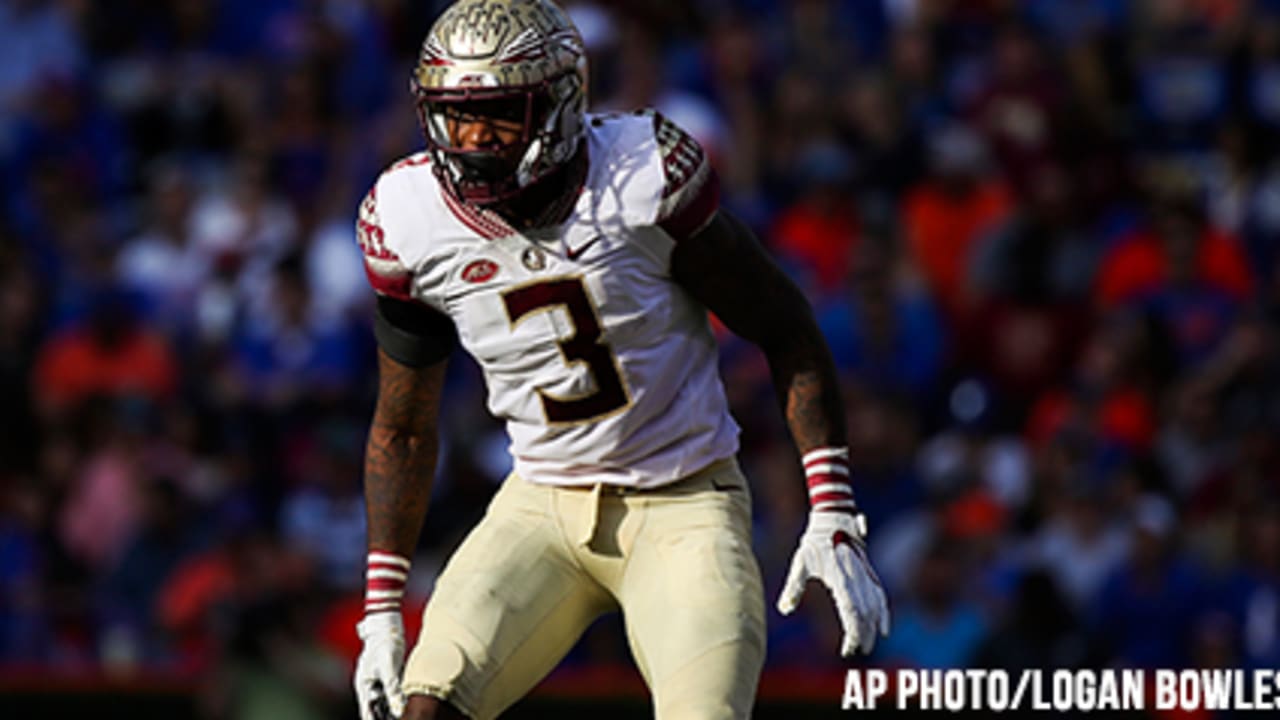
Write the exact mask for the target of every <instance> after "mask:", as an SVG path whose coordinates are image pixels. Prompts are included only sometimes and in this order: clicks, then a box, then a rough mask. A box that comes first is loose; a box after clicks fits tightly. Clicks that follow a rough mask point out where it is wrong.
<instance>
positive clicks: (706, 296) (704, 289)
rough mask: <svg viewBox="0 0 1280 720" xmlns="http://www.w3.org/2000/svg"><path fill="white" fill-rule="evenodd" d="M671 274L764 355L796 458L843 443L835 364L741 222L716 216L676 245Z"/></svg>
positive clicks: (792, 289)
mask: <svg viewBox="0 0 1280 720" xmlns="http://www.w3.org/2000/svg"><path fill="white" fill-rule="evenodd" d="M671 271H672V274H673V275H674V276H675V278H676V281H677V282H679V283H680V285H681V286H683V287H684V288H685V289H686V290H687V291H688V292H689V293H690V294H692V295H693V296H694V297H695V298H697V299H698V300H699V301H700V302H702V304H703V305H706V306H707V308H708V309H710V310H711V311H712V312H714V313H715V314H716V316H717V317H719V318H720V320H721V321H722V322H723V323H724V324H725V325H726V326H728V328H729V329H730V330H732V331H733V332H735V333H737V334H738V335H740V336H742V337H743V338H746V339H747V340H750V341H751V342H753V343H755V344H756V345H758V346H760V349H761V350H763V351H764V354H765V357H767V358H768V360H769V369H770V371H771V372H772V374H773V387H774V390H775V391H776V392H777V393H778V401H779V403H780V404H781V405H782V409H783V412H784V413H785V414H786V418H787V426H788V427H789V428H790V430H791V436H792V438H793V439H794V440H795V443H796V447H797V448H798V449H799V450H800V453H801V454H802V455H803V454H804V453H807V452H809V451H811V450H813V449H814V448H819V447H824V446H831V445H844V444H845V443H847V442H848V441H847V439H846V436H847V433H846V432H845V422H844V411H843V408H842V404H841V399H840V390H839V387H838V385H837V382H836V371H835V364H834V362H833V361H832V359H831V351H830V350H828V349H827V343H826V341H825V339H823V337H822V333H821V332H820V331H819V330H818V324H817V322H816V321H815V320H814V318H813V310H812V309H811V308H810V307H809V302H808V300H806V299H805V297H804V294H803V293H802V292H801V291H800V288H798V287H796V285H795V283H793V282H791V280H790V278H788V277H787V276H786V275H785V274H783V272H782V270H780V269H779V268H778V266H777V265H775V264H774V263H773V261H772V260H771V259H770V258H769V256H768V255H767V254H766V253H765V251H764V249H763V248H761V247H760V244H759V243H758V242H756V239H755V237H754V236H753V235H752V233H751V231H750V230H749V229H747V227H746V226H745V225H743V224H742V222H741V221H739V220H738V219H737V218H734V217H733V216H731V215H729V214H728V213H726V212H725V211H724V210H721V211H719V212H718V213H717V214H716V216H715V217H714V218H713V219H712V220H711V222H710V223H709V224H708V225H707V227H705V228H704V229H702V230H701V231H699V232H698V233H697V234H696V235H694V236H692V237H690V238H688V239H686V240H682V241H680V243H679V244H677V245H676V248H675V252H674V253H673V254H672V258H671Z"/></svg>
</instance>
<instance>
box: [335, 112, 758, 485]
mask: <svg viewBox="0 0 1280 720" xmlns="http://www.w3.org/2000/svg"><path fill="white" fill-rule="evenodd" d="M587 128H588V129H587V135H586V139H585V142H586V143H587V150H588V153H589V155H588V157H589V170H588V172H587V177H586V180H585V182H584V185H583V188H582V192H581V194H580V196H579V197H578V200H577V204H576V206H575V207H574V209H573V211H572V213H571V214H570V215H569V217H568V219H567V220H566V221H565V222H564V223H562V224H560V225H557V226H553V227H551V228H547V229H541V230H537V231H533V232H526V233H521V232H517V231H515V230H513V229H512V228H511V227H510V226H509V225H507V223H506V222H504V221H503V220H502V219H501V218H500V217H499V216H498V215H496V214H495V213H492V212H489V211H486V210H482V209H477V208H474V207H471V206H468V205H464V204H462V203H460V202H458V201H456V200H455V199H454V198H453V196H452V195H450V194H449V193H448V192H447V191H445V189H444V188H443V187H442V186H441V185H440V183H439V182H438V181H437V179H436V175H435V173H434V172H433V171H432V168H431V164H430V163H431V161H430V158H429V156H428V155H427V153H425V152H424V153H419V154H416V155H412V156H410V157H408V158H406V159H404V160H402V161H401V162H399V163H397V164H395V165H394V166H392V167H391V168H390V169H389V170H387V171H386V172H384V173H383V174H382V176H381V177H379V179H378V181H377V183H376V184H375V185H374V187H373V189H372V190H370V192H369V194H368V196H366V198H365V199H364V202H363V203H361V207H360V217H359V221H358V232H357V235H358V237H359V240H360V245H361V248H362V249H363V251H364V253H365V264H366V270H367V271H368V275H369V279H370V282H371V283H372V285H373V287H374V289H375V290H376V291H377V292H379V293H383V294H386V295H391V296H393V297H397V298H401V299H412V300H415V301H418V302H421V303H425V304H427V305H429V306H431V307H432V308H435V309H436V310H438V311H440V312H442V313H444V314H445V315H447V316H448V317H449V318H450V319H452V321H453V323H454V325H455V326H456V327H457V330H458V336H459V339H460V341H461V343H462V345H463V347H464V348H465V349H466V350H467V351H468V352H469V353H470V354H471V355H472V356H473V357H474V358H475V359H476V361H477V362H478V363H479V365H480V367H481V369H482V370H483V373H484V378H485V382H486V384H487V387H488V407H489V411H490V412H492V413H493V414H494V415H495V416H497V417H499V418H502V419H503V420H505V421H506V424H507V432H508V434H509V435H510V438H511V454H512V457H513V459H514V463H515V469H516V472H518V473H519V474H520V475H521V476H523V477H525V478H526V479H528V480H531V481H533V482H537V483H546V484H556V485H587V484H592V483H596V482H603V483H609V484H616V485H627V486H635V487H655V486H659V485H663V484H665V483H669V482H671V481H673V480H676V479H678V478H681V477H683V476H686V475H688V474H690V473H692V472H694V471H697V470H699V469H701V468H703V467H705V466H707V465H709V464H710V463H711V462H713V461H715V460H719V459H721V458H725V457H729V456H731V455H732V454H734V453H735V452H736V451H737V448H738V427H737V425H736V424H735V423H734V421H733V418H732V417H731V416H730V414H729V411H728V404H727V402H726V400H725V395H724V388H723V386H722V385H721V382H720V376H719V372H718V368H717V361H718V356H717V347H716V342H715V338H714V337H713V336H712V333H711V329H710V326H709V323H708V318H707V312H706V310H705V308H704V307H703V306H702V305H701V304H700V303H698V302H697V301H696V300H694V299H693V298H692V297H691V296H689V295H688V294H687V293H686V292H685V291H684V290H683V289H682V288H681V287H680V286H679V285H677V284H676V283H675V281H674V280H673V279H672V277H671V272H670V258H671V252H672V249H673V248H674V247H675V243H676V241H677V238H683V237H688V236H689V235H691V234H692V233H693V232H695V231H696V230H698V229H699V228H701V227H702V226H704V225H705V224H706V223H707V222H708V221H709V220H710V218H711V217H712V215H713V214H714V213H715V211H716V203H717V187H716V180H715V175H714V172H713V171H712V170H711V168H710V166H709V164H708V161H707V158H706V157H705V155H704V153H703V151H702V149H701V148H700V147H699V146H698V144H697V143H696V142H695V141H693V140H692V138H690V137H689V136H688V135H687V134H685V133H684V132H683V131H681V130H680V129H679V128H677V127H676V126H675V125H674V124H672V123H671V122H670V121H668V120H666V119H665V118H663V117H662V116H661V115H658V114H656V113H652V112H645V113H637V114H634V115H589V116H588V122H587Z"/></svg>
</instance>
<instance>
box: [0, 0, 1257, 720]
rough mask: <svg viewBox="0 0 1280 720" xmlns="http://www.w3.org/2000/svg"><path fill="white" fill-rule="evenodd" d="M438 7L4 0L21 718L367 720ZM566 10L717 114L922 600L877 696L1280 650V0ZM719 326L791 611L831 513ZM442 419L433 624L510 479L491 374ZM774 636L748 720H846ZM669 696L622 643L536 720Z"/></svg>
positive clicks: (0, 330)
mask: <svg viewBox="0 0 1280 720" xmlns="http://www.w3.org/2000/svg"><path fill="white" fill-rule="evenodd" d="M441 5H442V3H439V2H435V3H432V2H407V1H403V0H217V1H214V0H166V1H161V2H156V1H152V0H93V1H86V0H5V1H4V2H0V203H2V204H3V213H2V215H0V420H2V425H0V708H8V711H5V715H6V717H20V716H21V717H25V716H27V713H31V714H35V713H36V712H39V713H41V714H42V715H43V716H45V717H57V716H61V715H62V714H70V713H72V712H75V713H77V716H78V714H79V713H80V712H82V711H84V712H86V713H87V712H89V711H92V712H93V714H95V715H102V714H103V713H104V712H105V713H106V715H105V716H107V717H131V718H137V717H149V716H157V717H159V716H170V717H171V716H181V717H199V718H210V719H221V718H237V719H239V718H244V719H249V720H252V719H255V718H267V717H270V718H293V717H307V718H349V717H354V705H353V699H352V696H351V693H350V690H349V678H350V674H349V673H350V665H351V662H352V658H353V657H354V654H355V652H356V651H357V649H358V646H357V641H356V639H355V637H354V633H353V630H352V624H353V623H354V621H355V620H356V619H357V614H358V613H359V593H360V588H361V583H362V563H363V555H364V544H363V543H364V540H363V533H364V527H363V522H364V520H363V511H362V504H361V498H360V494H359V493H360V467H361V465H360V463H361V453H362V443H363V438H364V431H365V428H366V423H367V420H368V418H369V415H370V412H371V407H372V405H371V403H372V398H373V390H374V374H373V367H372V359H373V343H372V339H371V331H370V322H369V318H370V293H369V291H368V290H367V287H366V285H365V282H364V279H363V276H362V270H361V265H360V258H359V254H358V251H357V249H356V247H355V243H354V238H353V230H352V226H353V220H354V211H355V207H356V203H357V200H358V198H359V197H360V195H361V194H362V193H363V192H364V190H365V189H366V188H367V186H368V185H369V183H370V182H371V181H372V179H373V178H374V177H375V176H376V174H377V173H378V172H379V170H380V169H381V168H383V167H385V166H386V165H388V164H389V163H390V162H391V161H393V160H394V159H395V158H396V157H398V156H400V155H402V154H405V153H407V152H410V151H412V150H414V149H416V148H417V147H419V146H420V144H421V141H420V137H419V135H418V130H417V127H416V124H415V120H414V114H413V112H412V108H411V105H410V103H409V98H408V96H407V93H406V88H407V74H408V69H409V67H410V66H411V63H412V61H413V58H414V56H415V53H416V50H417V47H418V44H419V43H420V41H421V38H422V36H423V35H424V33H425V31H426V29H427V27H428V26H429V24H430V20H431V18H432V17H433V16H434V15H435V14H436V12H437V11H438V9H439V7H440V6H441ZM571 6H572V12H573V16H574V17H575V19H576V20H577V21H578V23H579V25H580V27H581V29H582V31H583V34H584V36H585V37H586V40H587V42H588V44H589V46H590V48H591V53H592V75H591V79H592V104H593V107H594V108H596V109H631V108H635V107H639V106H645V105H653V106H656V107H658V108H659V109H661V110H663V111H664V112H666V113H667V114H668V115H670V116H671V117H672V118H674V119H675V120H676V121H677V122H679V123H681V124H683V125H684V126H685V127H687V128H688V129H689V130H691V131H692V132H693V134H694V135H695V136H696V137H698V138H699V139H700V140H701V141H702V142H703V144H704V145H705V146H706V147H707V148H708V150H709V151H710V153H711V154H712V156H713V157H714V160H715V163H716V165H717V166H718V168H719V171H720V173H721V176H722V179H723V183H724V198H723V201H724V205H725V206H727V207H729V208H731V209H732V210H733V211H735V212H736V213H738V214H739V215H740V216H741V217H743V218H744V219H746V220H747V221H748V222H749V223H750V224H751V225H752V226H753V227H754V228H755V229H756V231H757V232H758V234H759V236H760V237H761V238H762V240H763V241H764V242H765V243H766V244H767V245H768V247H769V248H770V249H771V250H772V252H773V253H774V254H775V256H776V257H777V258H778V260H779V261H780V262H782V263H783V264H784V265H785V267H786V268H787V269H788V271H789V272H790V273H791V275H792V276H793V277H794V278H795V279H796V280H797V281H799V282H800V283H801V284H802V285H803V287H804V288H805V290H806V291H807V293H808V295H809V297H810V299H811V300H812V302H813V303H814V306H815V308H816V310H817V313H818V316H819V319H820V321H821V325H822V327H823V329H824V332H825V333H826V334H827V337H828V339H829V341H830V344H831V346H832V349H833V351H834V354H835V357H836V360H837V362H838V364H839V367H840V369H841V371H842V372H843V373H844V376H845V378H846V385H845V387H846V390H847V395H848V417H849V423H850V428H851V434H852V438H851V442H852V446H853V458H854V464H855V468H856V470H855V475H856V482H855V487H856V493H857V497H858V498H859V500H860V502H861V504H862V505H863V507H864V508H865V509H866V511H867V512H868V514H869V516H870V519H871V528H872V530H871V538H872V550H873V556H874V558H875V560H876V564H877V567H878V568H879V570H880V572H881V574H882V576H883V578H884V580H885V582H886V584H887V586H888V589H889V594H890V600H891V604H892V607H893V611H894V633H893V635H892V636H891V637H890V638H889V639H888V640H886V641H882V642H881V643H880V644H879V645H878V647H877V649H876V651H875V653H874V654H873V655H872V656H871V657H870V659H869V660H865V661H863V660H858V661H856V662H855V663H854V665H855V666H856V665H858V664H862V663H864V662H869V663H871V664H874V665H877V666H882V667H898V666H914V667H963V666H967V665H976V666H982V667H1006V668H1021V667H1031V666H1040V667H1075V666H1106V665H1124V666H1138V667H1182V666H1195V667H1217V666H1232V667H1275V666H1277V665H1280V504H1278V503H1277V499H1278V498H1280V495H1278V494H1277V491H1278V490H1280V486H1278V484H1277V483H1278V482H1280V462H1278V458H1277V454H1278V453H1280V445H1277V442H1276V441H1277V432H1276V429H1277V427H1280V345H1278V342H1277V341H1278V340H1280V336H1278V334H1277V330H1278V326H1277V322H1278V321H1280V253H1277V249H1278V248H1280V244H1278V243H1280V165H1277V164H1276V163H1275V160H1276V151H1277V149H1278V143H1277V139H1278V138H1280V135H1278V134H1277V129H1278V128H1280V14H1277V13H1278V12H1280V3H1277V2H1264V1H1262V0H1257V1H1255V2H1249V1H1248V0H1235V1H1232V0H1149V1H1144V2H1134V3H1129V2H1122V1H1120V0H1028V1H1027V2H1011V1H1008V0H1005V1H1001V0H985V1H983V0H969V1H962V0H954V1H952V0H938V1H936V2H928V1H925V0H915V1H913V0H865V1H863V0H858V1H854V0H849V1H847V2H840V1H839V0H794V1H792V2H785V1H784V0H738V1H737V2H731V1H729V0H689V1H688V2H644V3H642V2H621V1H616V2H605V1H601V2H597V3H583V2H574V3H571ZM721 335H722V340H723V356H722V357H723V370H724V375H725V378H726V383H727V386H728V389H729V393H730V397H731V401H732V404H733V409H734V412H735V415H736V417H737V418H738V420H739V422H740V423H741V425H742V426H743V434H742V445H743V451H742V455H741V459H742V461H743V463H744V466H745V469H746V470H747V473H748V475H749V476H750V478H751V480H752V483H753V489H754V495H755V541H756V550H757V553H758V555H759V557H760V560H761V563H762V568H763V570H764V573H765V577H766V587H767V593H768V594H769V596H770V597H769V599H770V600H772V598H773V597H775V596H776V592H777V590H778V588H779V585H780V581H781V577H782V573H783V572H784V571H785V564H786V562H787V560H788V558H789V557H790V553H791V551H792V549H793V547H794V543H795V540H796V537H797V535H798V533H799V532H800V530H801V523H802V522H803V520H804V515H805V511H804V507H805V498H804V493H803V491H802V488H803V484H802V482H801V479H800V477H799V475H798V472H797V469H798V465H797V462H796V458H795V455H794V451H793V450H792V448H791V446H790V445H789V443H788V441H787V439H786V435H785V431H784V427H783V425H782V422H781V417H780V413H779V412H778V410H777V408H776V405H775V400H774V396H773V393H772V391H771V389H770V386H769V381H768V373H767V368H766V367H765V366H764V363H763V360H762V357H761V355H760V354H759V353H758V352H756V351H755V350H754V349H753V348H750V347H747V346H745V345H744V344H743V343H742V342H741V341H738V340H735V339H733V338H731V337H727V336H725V335H724V334H723V333H721ZM441 425H442V431H443V433H444V444H443V454H442V456H441V462H440V472H439V480H438V483H437V490H436V493H435V498H434V501H433V506H432V509H431V512H430V514H429V516H428V522H427V528H426V531H425V535H424V537H423V540H422V543H421V547H420V550H419V553H418V556H417V560H416V565H415V574H414V577H413V580H412V582H411V594H412V595H413V596H414V597H415V598H416V603H418V604H420V603H421V602H422V600H423V599H424V598H425V596H426V594H427V592H428V590H429V588H430V585H431V581H432V577H433V574H434V572H435V571H436V570H438V568H439V565H440V563H441V562H442V560H443V559H444V558H445V557H446V556H447V553H448V551H449V550H450V548H451V547H453V546H454V544H455V543H456V542H457V541H458V540H459V538H460V536H461V534H462V533H463V532H465V530H466V529H467V528H468V527H469V526H470V525H471V524H472V523H473V522H474V521H475V520H476V519H477V517H478V515H479V513H480V512H481V510H482V508H483V505H484V503H485V501H486V499H487V497H488V496H489V494H490V493H491V491H492V490H493V487H494V483H495V482H496V480H497V479H499V478H500V477H501V476H502V475H503V473H504V472H505V469H506V466H507V464H508V461H507V459H506V456H505V440H504V439H503V437H502V428H501V427H500V426H499V425H497V424H496V423H495V422H494V421H493V420H492V419H491V418H489V417H488V416H487V415H486V413H485V411H484V406H483V398H482V388H481V386H480V384H479V382H478V373H477V371H476V370H475V368H474V366H473V365H472V364H471V362H470V361H469V360H464V359H461V357H459V359H456V360H455V362H454V363H453V365H452V368H451V370H450V378H449V384H448V396H447V398H446V401H445V403H444V409H443V418H442V423H441ZM411 615H412V614H411ZM410 619H411V621H412V620H413V618H412V617H411V618H410ZM769 626H770V637H769V643H770V650H769V658H768V665H767V669H766V674H765V678H764V681H763V684H762V691H761V697H762V700H761V703H762V714H765V713H764V712H763V710H764V709H767V708H774V709H775V710H776V711H777V713H778V714H779V715H780V716H786V717H798V716H804V715H806V714H816V713H818V712H820V711H823V710H824V709H825V711H828V712H829V711H830V710H831V708H832V707H834V705H835V704H836V703H837V702H838V699H839V694H840V688H841V674H840V673H841V670H842V669H843V668H845V667H848V666H849V665H848V664H846V663H842V662H840V661H839V660H838V658H837V651H836V649H837V643H838V637H839V631H838V628H837V626H836V624H835V618H834V613H833V612H832V610H831V607H830V603H829V602H828V601H827V600H826V598H824V597H822V595H821V593H820V591H816V590H815V591H813V592H811V593H810V595H809V597H808V599H807V601H806V603H805V604H804V605H803V606H802V608H801V611H800V612H799V613H798V615H797V616H795V617H794V618H790V619H782V618H781V617H779V616H778V615H777V614H776V613H773V612H771V613H770V623H769ZM619 698H620V699H621V700H619ZM642 698H643V694H642V686H641V685H640V683H639V679H638V676H637V675H636V674H635V672H634V671H633V670H630V669H629V658H628V655H627V651H626V647H625V641H624V639H623V637H622V634H621V631H620V626H619V623H618V622H617V620H616V619H612V620H606V621H603V622H601V623H600V624H598V625H597V626H596V627H595V628H593V630H592V631H591V632H590V633H589V635H588V636H587V638H586V639H585V640H584V642H583V643H582V644H581V645H580V646H579V647H578V648H577V649H576V650H575V651H574V652H573V654H572V655H571V657H570V658H569V659H568V660H567V661H566V664H565V667H564V668H563V669H562V670H561V671H560V672H558V673H557V674H556V675H553V677H552V678H551V680H549V681H548V683H547V684H545V685H544V686H543V688H542V689H540V690H539V691H538V692H537V693H535V696H534V698H532V699H531V700H530V701H529V702H527V703H525V704H524V705H522V706H520V708H521V709H519V710H517V712H515V713H513V716H520V717H538V716H545V714H546V713H550V712H553V711H554V712H556V713H568V710H566V708H568V709H569V710H572V709H574V708H576V709H577V711H579V712H580V713H581V714H582V716H584V717H591V716H596V715H597V714H598V713H599V712H600V709H601V708H609V709H610V712H612V713H613V714H615V715H619V716H620V717H621V716H631V715H628V713H631V714H632V715H635V716H637V717H643V716H645V711H644V705H643V702H642ZM806 703H807V705H806ZM15 710H22V713H21V714H12V713H11V712H10V711H15ZM561 716H568V715H567V714H562V715H561Z"/></svg>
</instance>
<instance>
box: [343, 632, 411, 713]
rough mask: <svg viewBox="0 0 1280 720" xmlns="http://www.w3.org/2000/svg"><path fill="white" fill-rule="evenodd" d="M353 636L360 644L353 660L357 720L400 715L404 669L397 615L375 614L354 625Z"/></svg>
mask: <svg viewBox="0 0 1280 720" xmlns="http://www.w3.org/2000/svg"><path fill="white" fill-rule="evenodd" d="M356 634H357V635H359V636H360V639H361V640H362V641H364V647H363V648H361V650H360V659H359V660H357V661H356V675H355V686H356V703H357V704H358V705H359V706H360V720H389V718H387V717H386V714H385V711H386V710H390V711H391V716H392V717H397V718H398V717H400V716H401V715H403V714H404V704H405V698H404V691H403V690H401V689H400V672H401V670H403V669H404V621H403V620H401V619H400V612H399V611H398V610H397V611H394V612H375V613H370V614H368V615H365V617H364V619H363V620H361V621H360V622H358V623H356Z"/></svg>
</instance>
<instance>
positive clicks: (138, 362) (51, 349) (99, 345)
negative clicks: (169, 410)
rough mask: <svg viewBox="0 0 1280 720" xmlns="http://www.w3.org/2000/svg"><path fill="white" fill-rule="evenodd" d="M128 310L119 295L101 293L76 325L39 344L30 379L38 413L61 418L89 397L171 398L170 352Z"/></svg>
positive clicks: (173, 383)
mask: <svg viewBox="0 0 1280 720" xmlns="http://www.w3.org/2000/svg"><path fill="white" fill-rule="evenodd" d="M130 305H131V300H130V298H128V297H126V295H125V294H124V293H122V292H120V291H118V290H104V291H102V292H101V293H99V294H98V295H97V298H96V301H95V303H94V306H93V308H92V309H91V310H90V314H89V317H88V318H86V320H85V321H84V322H83V323H82V324H80V325H77V326H74V327H71V328H68V329H67V330H64V331H63V332H61V333H59V334H57V335H55V336H53V337H51V338H49V339H48V340H47V341H46V342H45V344H44V345H43V346H42V347H41V348H40V351H39V356H38V357H37V358H36V363H35V376H34V378H33V382H34V387H35V392H36V398H35V399H36V402H37V403H39V406H40V407H41V408H43V409H44V410H46V411H48V412H52V413H59V412H65V411H68V410H71V409H74V408H75V407H76V406H78V405H79V404H81V403H83V402H84V401H85V400H88V399H90V398H92V397H95V396H107V397H126V396H131V395H132V396H138V397H141V398H143V399H146V400H149V401H151V402H162V401H165V400H168V399H170V398H171V397H172V394H173V392H174V390H175V389H176V386H177V373H178V367H177V364H176V361H175V359H174V357H173V351H172V350H171V349H170V347H169V344H168V342H167V341H166V340H165V338H164V337H163V336H161V335H159V334H158V333H156V332H155V331H153V330H152V329H151V328H149V327H147V326H145V325H142V324H141V323H140V321H139V318H138V317H137V316H136V314H135V312H134V311H133V309H132V308H131V307H130Z"/></svg>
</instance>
